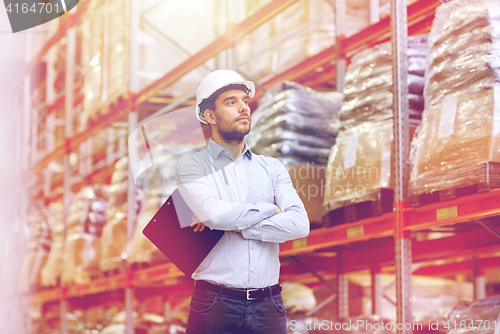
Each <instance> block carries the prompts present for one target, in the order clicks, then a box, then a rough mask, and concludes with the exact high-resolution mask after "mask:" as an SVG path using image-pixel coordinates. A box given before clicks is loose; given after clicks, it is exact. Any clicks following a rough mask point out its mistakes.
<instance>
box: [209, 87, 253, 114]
mask: <svg viewBox="0 0 500 334" xmlns="http://www.w3.org/2000/svg"><path fill="white" fill-rule="evenodd" d="M229 90H241V91H244V92H245V93H246V94H250V90H249V89H248V87H247V86H246V85H243V84H231V85H227V86H224V87H222V88H219V89H218V90H216V91H215V92H214V93H213V94H212V95H210V97H208V98H206V99H204V100H203V101H201V102H200V118H201V119H205V110H207V109H209V110H215V100H217V98H218V97H219V95H221V94H222V93H225V92H227V91H229Z"/></svg>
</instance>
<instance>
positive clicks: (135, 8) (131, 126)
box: [125, 0, 141, 334]
mask: <svg viewBox="0 0 500 334" xmlns="http://www.w3.org/2000/svg"><path fill="white" fill-rule="evenodd" d="M127 18H128V20H127V21H128V23H129V38H128V48H129V59H130V60H129V63H128V64H129V72H128V79H129V81H128V90H129V99H128V100H129V104H128V109H129V110H128V112H129V113H128V135H129V136H130V134H131V133H132V132H133V131H134V130H135V129H136V128H137V110H136V109H135V94H137V92H138V91H139V76H138V73H139V32H140V24H141V2H140V0H130V1H128V6H127ZM129 145H131V147H129V150H135V149H137V145H136V144H135V142H134V141H133V140H132V141H129ZM135 201H136V193H135V182H134V176H133V174H132V165H131V161H130V159H129V164H128V193H127V203H128V212H127V245H129V244H130V242H131V241H132V236H133V233H134V225H135V221H136V209H135ZM127 272H128V268H127ZM125 310H126V328H127V329H126V333H127V334H134V332H135V328H134V290H133V287H132V286H131V284H130V282H128V283H127V287H126V288H125Z"/></svg>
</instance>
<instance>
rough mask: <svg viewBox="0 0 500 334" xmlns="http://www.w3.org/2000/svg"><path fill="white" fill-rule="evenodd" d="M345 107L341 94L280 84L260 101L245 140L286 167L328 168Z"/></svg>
mask: <svg viewBox="0 0 500 334" xmlns="http://www.w3.org/2000/svg"><path fill="white" fill-rule="evenodd" d="M341 105H342V95H341V94H339V93H335V92H331V93H324V92H318V91H314V90H312V89H310V88H307V87H305V86H302V85H300V84H298V83H295V82H288V81H285V82H282V83H279V84H277V85H276V86H274V87H273V88H272V89H270V90H268V91H267V92H266V94H265V95H264V97H263V98H262V99H261V100H260V102H259V108H258V109H257V110H255V112H254V113H253V114H252V131H251V132H250V133H249V134H248V135H247V137H246V138H245V139H246V141H247V143H248V146H249V147H250V149H251V150H252V151H253V152H254V153H256V154H262V155H266V156H271V157H275V158H277V159H278V160H280V161H281V162H282V163H283V164H285V165H289V164H306V163H309V164H317V165H325V164H326V163H327V161H328V155H329V153H330V148H331V147H332V145H333V144H334V143H335V136H336V135H337V132H338V129H339V121H338V113H339V110H340V107H341Z"/></svg>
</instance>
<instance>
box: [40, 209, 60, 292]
mask: <svg viewBox="0 0 500 334" xmlns="http://www.w3.org/2000/svg"><path fill="white" fill-rule="evenodd" d="M47 210H48V215H47V219H48V223H49V226H50V228H51V231H52V242H51V244H50V252H49V256H48V258H47V262H46V263H45V265H44V266H43V269H42V286H45V287H47V286H57V285H59V283H60V279H61V270H62V253H63V245H64V221H63V208H62V203H51V204H49V206H48V208H47Z"/></svg>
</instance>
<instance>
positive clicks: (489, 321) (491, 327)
mask: <svg viewBox="0 0 500 334" xmlns="http://www.w3.org/2000/svg"><path fill="white" fill-rule="evenodd" d="M448 320H449V323H448V325H449V326H450V330H449V332H448V333H449V334H458V333H475V334H494V333H495V334H496V333H498V329H499V325H498V324H499V323H500V296H493V297H489V298H485V299H481V300H478V301H475V302H473V303H467V302H460V303H459V304H458V305H457V306H456V307H455V309H454V310H453V311H451V313H450V315H449V317H448ZM463 323H465V324H466V325H465V328H464V327H463V326H461V324H463ZM455 324H456V326H455ZM469 326H470V327H469Z"/></svg>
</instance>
